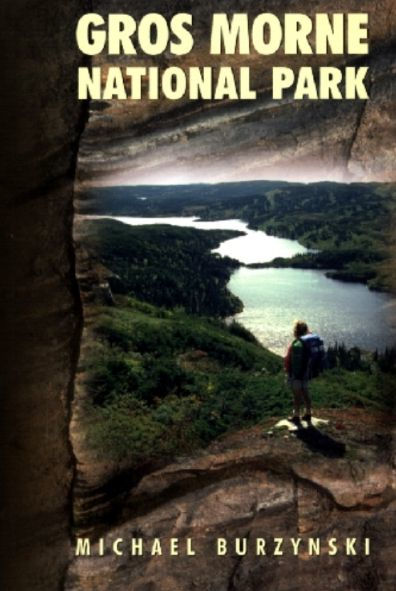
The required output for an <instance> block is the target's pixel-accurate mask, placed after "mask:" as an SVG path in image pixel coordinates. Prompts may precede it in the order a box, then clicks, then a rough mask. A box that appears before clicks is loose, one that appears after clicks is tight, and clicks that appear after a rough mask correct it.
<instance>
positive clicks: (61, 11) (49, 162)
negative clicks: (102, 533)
mask: <svg viewBox="0 0 396 591" xmlns="http://www.w3.org/2000/svg"><path fill="white" fill-rule="evenodd" d="M85 9H86V5H85V3H84V2H80V1H77V0H70V2H67V3H57V2H55V3H54V2H50V1H47V0H44V1H40V2H36V1H34V2H30V3H26V2H22V1H20V0H16V1H12V2H11V1H10V2H9V1H8V0H6V1H5V2H3V3H2V7H1V21H2V23H1V24H2V29H3V27H4V30H2V33H1V35H0V37H1V39H2V41H5V44H6V48H5V56H6V60H5V63H3V72H2V80H3V84H2V102H3V103H5V104H3V108H2V110H1V118H2V122H1V125H0V129H1V140H2V141H1V151H2V158H1V161H2V165H3V167H2V175H1V184H2V198H1V199H2V203H1V211H0V225H1V229H0V236H1V240H2V245H1V249H0V251H1V268H2V281H1V310H2V312H3V316H2V321H1V333H0V343H1V371H0V375H1V396H0V417H1V429H0V432H1V436H0V437H1V442H0V448H1V517H0V519H1V521H0V529H1V533H2V544H1V567H0V571H1V583H0V586H1V588H2V589H4V590H7V591H25V590H27V589H29V590H30V591H36V590H37V591H54V590H58V589H60V588H61V585H62V582H63V578H64V573H65V569H66V566H67V563H68V551H69V543H70V542H69V532H70V524H71V482H72V477H73V454H72V450H71V447H70V443H69V437H68V426H69V408H70V401H71V397H72V385H73V377H74V369H75V363H76V359H77V355H78V344H79V334H80V322H81V312H80V303H79V294H78V286H77V283H76V280H75V276H74V255H73V246H72V199H73V181H74V174H75V162H76V156H77V146H78V140H79V137H80V134H81V131H82V128H83V124H84V106H83V105H82V104H81V103H80V104H79V103H78V101H77V100H76V82H75V72H76V68H77V67H78V65H79V64H80V62H81V56H79V55H78V52H77V50H76V48H75V44H74V25H75V22H76V20H77V18H78V16H79V14H80V13H81V12H83V11H84V10H85Z"/></svg>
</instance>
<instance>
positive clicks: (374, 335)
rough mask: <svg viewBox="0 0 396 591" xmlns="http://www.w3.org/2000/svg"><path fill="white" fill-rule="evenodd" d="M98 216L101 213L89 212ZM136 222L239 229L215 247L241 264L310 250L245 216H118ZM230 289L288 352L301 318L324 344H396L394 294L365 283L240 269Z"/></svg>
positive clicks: (269, 338) (251, 323)
mask: <svg viewBox="0 0 396 591" xmlns="http://www.w3.org/2000/svg"><path fill="white" fill-rule="evenodd" d="M89 217H96V216H89ZM100 217H102V216H100ZM113 219H116V220H119V221H121V222H124V223H126V224H129V225H132V226H141V225H149V224H171V225H175V226H187V227H194V228H198V229H202V230H215V229H221V230H239V231H242V232H245V235H244V236H241V237H238V238H232V239H231V240H226V241H225V242H223V243H222V244H221V245H220V246H219V248H217V249H215V250H214V252H219V253H220V254H221V255H222V256H230V257H233V258H235V259H237V260H239V261H241V262H242V263H245V264H248V263H256V262H268V261H271V260H272V259H274V258H275V257H291V256H293V255H294V254H297V253H302V252H306V248H305V247H304V246H302V245H301V244H299V243H298V242H296V241H295V240H287V239H283V238H275V237H274V236H268V235H267V234H265V232H261V231H254V230H250V229H249V228H247V224H246V223H245V222H243V221H241V220H219V221H210V222H201V221H199V220H198V219H197V218H193V217H174V218H139V217H113ZM228 287H229V289H230V290H231V291H232V293H234V294H235V295H237V296H238V297H239V298H240V299H241V300H242V302H243V305H244V310H243V312H242V313H241V314H238V315H237V316H236V318H237V320H238V321H239V322H241V323H242V324H243V325H244V326H246V328H248V329H249V330H251V331H252V332H253V334H255V335H256V337H257V338H258V339H259V340H260V342H261V343H262V344H263V345H264V346H265V347H268V348H269V349H271V350H272V351H275V352H277V353H280V354H284V352H285V348H286V346H287V343H288V342H289V341H290V338H291V334H290V333H291V327H292V324H293V322H294V320H296V319H297V318H299V319H304V320H306V321H307V323H308V324H309V326H310V327H311V329H312V330H315V331H317V332H319V333H320V335H321V336H322V338H323V339H324V340H325V343H326V344H327V345H328V344H333V343H335V342H338V343H341V342H343V343H345V344H346V345H347V346H349V347H351V346H354V345H357V346H359V347H361V348H363V349H370V350H374V349H379V350H383V349H384V348H385V347H386V346H391V345H392V344H394V343H396V331H395V330H394V329H392V328H391V326H390V322H389V316H390V308H391V306H392V299H391V297H390V296H388V295H386V294H380V293H376V292H371V291H369V290H368V289H367V288H366V287H365V286H364V285H361V284H357V283H343V282H340V281H334V280H332V279H328V278H327V277H326V276H325V274H324V273H323V272H321V271H313V270H312V271H311V270H300V269H273V268H270V269H247V268H243V267H242V268H240V269H238V270H237V271H236V272H235V273H234V274H233V275H232V277H231V280H230V282H229V284H228Z"/></svg>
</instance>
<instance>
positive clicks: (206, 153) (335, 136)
mask: <svg viewBox="0 0 396 591" xmlns="http://www.w3.org/2000/svg"><path fill="white" fill-rule="evenodd" d="M94 5H95V10H97V11H99V12H101V13H102V14H103V15H104V16H106V15H107V14H108V13H109V12H112V11H115V12H119V11H120V10H123V11H124V12H126V13H127V14H131V15H133V16H134V17H135V18H136V19H137V20H139V18H140V17H141V16H142V15H143V14H144V13H146V12H147V4H146V3H143V2H134V3H132V2H129V1H128V0H124V1H123V2H121V3H119V2H117V3H114V2H112V1H111V0H96V2H95V3H94ZM318 10H319V9H318V4H317V2H311V1H309V2H305V3H304V5H302V4H301V3H298V2H293V1H289V0H285V1H283V2H279V1H276V0H271V1H270V2H268V1H265V0H262V1H259V2H251V1H244V2H236V1H234V2H229V1H227V2H226V1H224V2H217V3H216V6H215V7H214V6H213V5H212V4H211V3H208V2H203V1H198V2H189V1H188V2H183V3H179V2H169V3H166V5H164V3H161V2H156V1H154V2H151V3H150V11H157V12H161V13H163V14H164V15H165V16H167V17H169V16H170V15H173V14H174V13H176V12H180V11H185V12H191V13H192V14H193V31H194V39H195V45H194V48H193V50H192V52H191V53H190V54H188V55H186V56H181V57H174V56H171V55H169V54H168V53H166V54H163V55H161V56H159V57H158V58H151V57H148V56H146V55H144V54H142V53H141V52H140V54H139V56H138V58H133V56H121V57H117V56H115V57H114V56H113V57H112V59H111V62H110V60H108V58H107V57H106V55H101V56H99V57H95V58H94V59H95V62H96V63H97V65H101V66H102V67H103V69H104V72H106V69H107V67H108V66H109V65H114V64H117V65H121V66H130V65H132V66H133V65H135V66H136V65H139V66H153V65H156V66H160V67H161V68H166V67H168V66H178V67H182V68H188V67H189V66H192V65H193V66H208V65H211V66H213V67H215V68H216V67H218V66H219V65H225V64H226V65H230V66H233V67H235V68H236V69H237V68H239V67H241V66H248V67H249V68H250V70H251V79H252V86H253V87H254V88H255V89H256V90H257V92H258V98H257V100H255V101H239V100H233V101H227V100H224V101H188V100H187V99H184V98H183V99H180V100H177V101H169V100H164V99H162V100H159V101H150V100H147V99H146V98H143V100H141V101H128V100H126V101H119V100H112V101H107V102H103V101H102V102H99V103H95V104H93V105H92V111H91V116H90V121H89V125H88V127H87V131H86V133H85V135H84V139H83V142H82V145H81V151H80V166H79V178H80V180H81V181H83V182H84V183H89V182H92V183H93V184H98V183H100V182H103V183H110V184H111V183H113V184H114V183H115V184H122V183H126V184H128V183H132V184H138V183H147V184H150V183H152V182H155V183H159V184H161V183H163V184H166V183H172V182H173V181H176V182H183V181H185V182H200V181H202V180H208V181H221V180H251V179H254V178H270V179H277V178H283V179H286V180H287V179H289V180H302V181H306V180H323V179H329V180H339V181H342V180H344V181H351V180H364V181H370V180H371V181H391V180H395V178H396V177H395V171H394V166H393V164H392V162H393V160H394V141H393V138H394V135H395V131H396V130H395V123H394V122H395V120H396V117H395V115H396V112H395V108H396V107H395V104H396V100H395V99H396V97H395V88H396V86H395V52H394V46H393V45H392V41H393V40H394V37H395V32H396V13H395V7H394V2H393V0H386V1H384V2H371V1H365V2H360V1H357V0H339V1H337V2H327V1H325V2H321V4H320V12H329V13H330V14H332V13H334V12H344V13H346V12H368V13H369V23H370V26H369V32H370V55H369V56H368V57H367V56H360V58H361V59H360V58H359V60H358V62H357V59H356V56H345V57H343V56H341V57H340V56H333V55H327V56H316V55H312V56H305V55H304V56H301V55H300V56H285V55H283V54H282V51H279V52H278V53H276V54H275V55H271V56H262V55H258V54H257V53H255V52H252V53H251V54H250V55H235V56H234V55H233V56H227V57H226V58H225V57H224V56H220V57H219V56H210V54H209V47H208V44H209V34H210V24H211V15H212V13H213V12H227V13H228V14H232V13H237V12H248V13H249V15H250V17H251V18H254V16H255V15H257V14H259V13H260V12H273V13H275V14H276V15H278V16H279V17H280V18H281V20H282V17H283V14H284V13H285V12H302V13H304V14H308V15H310V16H313V15H314V14H315V13H316V12H318ZM346 64H349V65H357V64H358V65H362V64H365V65H368V66H369V67H370V75H369V79H368V87H369V89H370V100H369V101H363V100H358V101H348V100H329V101H320V100H319V101H315V100H303V101H293V100H292V98H291V96H289V95H288V96H286V97H285V98H284V99H283V100H276V101H274V100H273V99H272V91H271V86H272V73H271V70H272V67H273V66H279V65H286V66H290V67H292V68H299V67H300V66H307V65H308V66H313V67H318V66H321V65H336V66H340V67H343V66H345V65H346Z"/></svg>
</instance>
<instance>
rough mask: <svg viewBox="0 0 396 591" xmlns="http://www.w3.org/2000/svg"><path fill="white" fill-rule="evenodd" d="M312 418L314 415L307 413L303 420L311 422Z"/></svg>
mask: <svg viewBox="0 0 396 591" xmlns="http://www.w3.org/2000/svg"><path fill="white" fill-rule="evenodd" d="M311 419H312V415H310V414H305V415H304V416H303V418H302V420H303V421H306V422H307V423H310V422H311Z"/></svg>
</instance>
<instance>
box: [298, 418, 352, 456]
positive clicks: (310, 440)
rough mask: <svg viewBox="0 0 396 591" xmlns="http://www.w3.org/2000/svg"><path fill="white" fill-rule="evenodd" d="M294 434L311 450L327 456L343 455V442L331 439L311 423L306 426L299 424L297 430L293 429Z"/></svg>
mask: <svg viewBox="0 0 396 591" xmlns="http://www.w3.org/2000/svg"><path fill="white" fill-rule="evenodd" d="M294 434H295V436H296V437H297V438H298V439H300V440H301V441H303V442H304V443H305V445H306V446H307V447H308V448H309V449H310V450H311V451H314V452H318V453H321V454H322V455H324V456H326V457H327V458H342V457H343V456H344V455H345V443H342V442H341V441H337V440H335V439H333V438H332V437H330V436H329V435H326V433H322V432H321V431H319V429H317V428H316V427H314V426H313V425H309V426H308V427H303V426H302V425H300V426H299V427H298V429H297V431H294Z"/></svg>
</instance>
